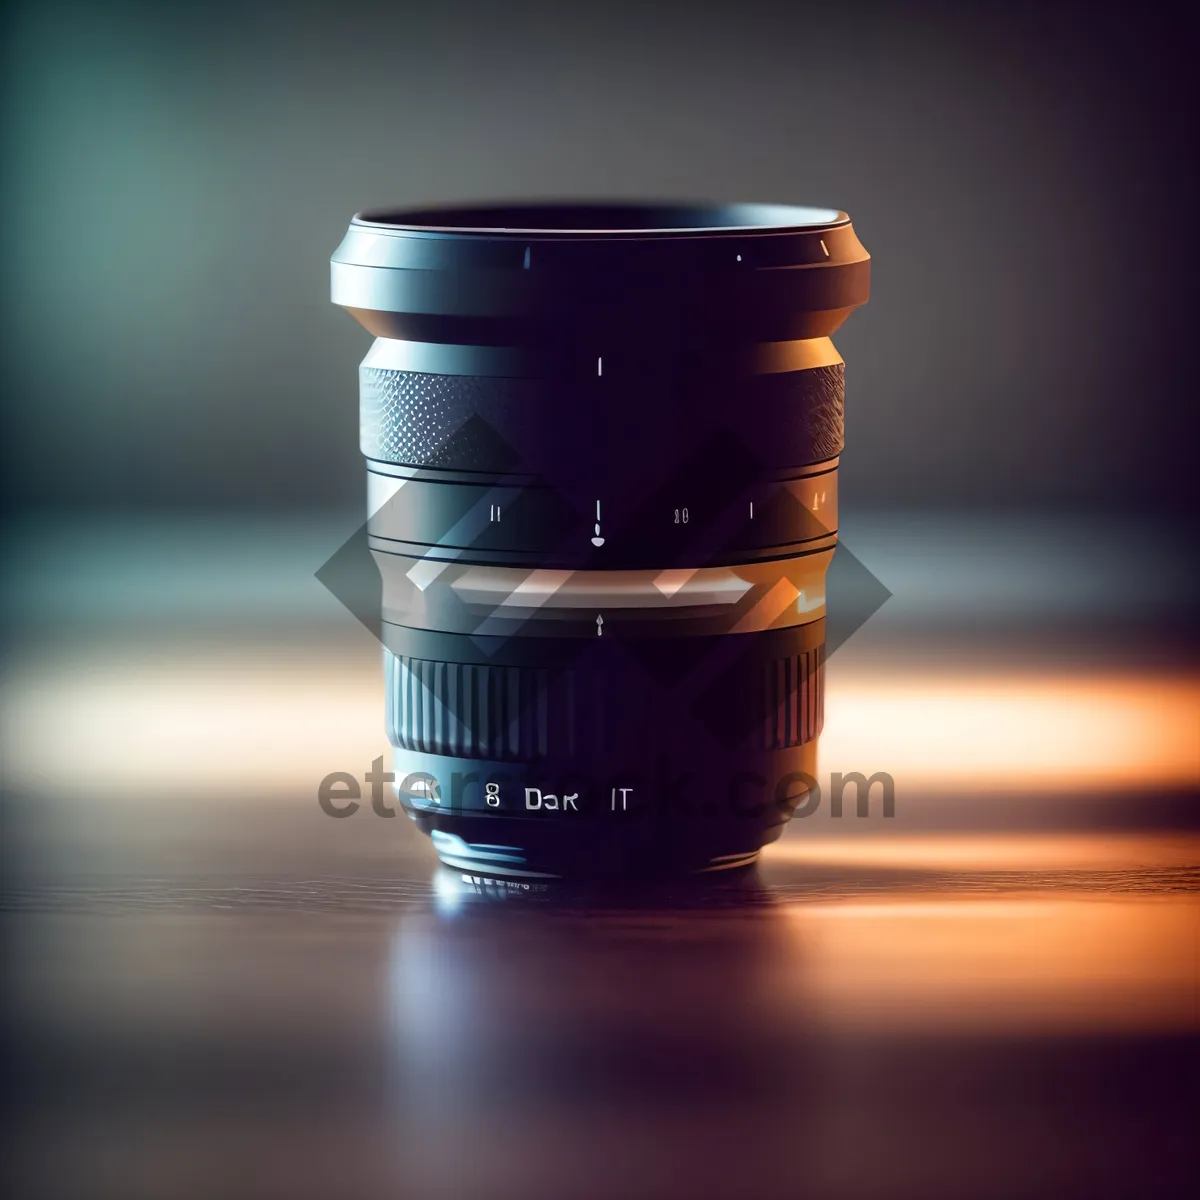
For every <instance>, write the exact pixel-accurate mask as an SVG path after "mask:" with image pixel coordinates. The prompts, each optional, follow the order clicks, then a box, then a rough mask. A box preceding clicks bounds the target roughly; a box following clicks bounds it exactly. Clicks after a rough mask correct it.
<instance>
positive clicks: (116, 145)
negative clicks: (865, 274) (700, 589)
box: [0, 0, 1200, 1200]
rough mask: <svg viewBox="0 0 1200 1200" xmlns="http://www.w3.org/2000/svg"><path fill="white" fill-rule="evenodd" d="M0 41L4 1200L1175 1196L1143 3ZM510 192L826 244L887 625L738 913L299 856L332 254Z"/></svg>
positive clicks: (352, 496) (164, 26) (399, 844)
mask: <svg viewBox="0 0 1200 1200" xmlns="http://www.w3.org/2000/svg"><path fill="white" fill-rule="evenodd" d="M2 22H3V24H2V28H3V70H2V71H0V87H2V89H3V168H4V169H3V177H2V186H3V192H2V204H3V216H4V220H3V221H2V222H0V238H2V239H3V260H2V261H3V264H4V272H3V277H2V284H0V287H2V294H0V305H2V313H3V321H4V336H3V341H2V345H0V355H2V361H0V367H2V371H3V374H2V383H3V392H2V395H3V412H2V421H3V424H2V426H0V428H2V431H3V432H2V436H0V454H2V456H3V458H2V462H3V470H2V471H0V489H2V495H3V497H4V500H5V514H4V522H3V527H2V528H3V565H2V568H0V616H2V617H3V643H2V658H0V703H2V706H3V707H2V710H0V754H2V761H3V774H2V776H0V787H2V801H0V823H2V824H0V829H2V833H3V841H2V854H3V888H2V891H0V899H2V910H0V923H2V926H3V930H4V934H3V946H4V950H5V976H4V1014H5V1020H4V1032H5V1043H4V1050H5V1065H6V1072H5V1076H6V1080H7V1085H6V1097H5V1098H6V1101H7V1106H6V1110H5V1113H6V1122H5V1134H6V1164H5V1169H6V1181H7V1182H8V1183H9V1184H10V1187H9V1191H10V1192H11V1193H12V1194H14V1195H23V1196H60V1195H61V1196H81V1195H112V1196H119V1197H121V1198H122V1200H129V1198H130V1197H138V1196H148V1197H151V1196H152V1197H162V1196H168V1195H196V1196H211V1195H214V1194H223V1195H281V1196H283V1195H287V1196H289V1197H295V1196H305V1195H313V1196H327V1195H330V1194H342V1195H359V1194H362V1195H378V1194H379V1193H380V1192H381V1191H382V1190H384V1189H385V1188H389V1189H391V1190H398V1191H400V1193H401V1194H409V1195H414V1196H422V1197H427V1196H428V1197H432V1196H441V1195H445V1196H461V1195H471V1196H485V1195H497V1196H508V1195H513V1196H516V1195H547V1196H597V1197H607V1196H612V1195H630V1196H637V1195H673V1194H679V1195H688V1196H703V1195H707V1194H712V1195H732V1194H737V1195H746V1196H752V1195H753V1196H757V1195H763V1196H773V1195H786V1196H794V1195H797V1194H800V1193H803V1192H808V1193H811V1194H813V1195H830V1196H845V1197H859V1196H864V1197H865V1196H870V1197H875V1196H880V1197H884V1196H900V1197H907V1196H912V1197H914V1198H915V1197H921V1198H922V1200H927V1198H929V1197H939V1196H968V1195H969V1196H997V1197H1011V1196H1015V1195H1039V1196H1040V1195H1045V1196H1055V1197H1062V1196H1071V1195H1087V1196H1097V1195H1117V1194H1121V1195H1124V1194H1129V1195H1139V1196H1141V1195H1148V1194H1152V1195H1162V1196H1166V1195H1172V1194H1177V1193H1178V1194H1186V1192H1187V1189H1188V1186H1189V1184H1191V1183H1194V1182H1195V1180H1194V1174H1195V1171H1194V1167H1195V1164H1194V1156H1193V1154H1192V1152H1191V1149H1190V1142H1191V1136H1190V1130H1189V1128H1188V1116H1189V1113H1190V1111H1191V1109H1192V1108H1193V1107H1194V1105H1195V1101H1196V1099H1197V1096H1196V1087H1195V1080H1196V1072H1195V1067H1196V1064H1197V1044H1198V1043H1197V1038H1196V1034H1197V1030H1198V1028H1200V961H1198V955H1197V947H1198V945H1200V920H1198V917H1200V906H1198V905H1197V901H1196V891H1197V881H1198V874H1197V865H1198V862H1200V853H1198V851H1200V836H1198V828H1200V820H1198V818H1200V808H1197V798H1198V794H1200V670H1198V656H1197V642H1196V637H1195V624H1194V614H1195V611H1196V606H1197V602H1198V601H1200V588H1198V586H1197V578H1196V573H1195V569H1194V534H1195V526H1194V520H1193V517H1192V513H1193V511H1194V510H1195V505H1196V500H1197V496H1196V479H1197V474H1198V472H1197V471H1196V464H1195V437H1194V425H1195V421H1194V417H1193V415H1192V408H1193V406H1194V382H1193V380H1194V374H1195V371H1194V364H1193V362H1192V353H1191V343H1192V340H1193V339H1192V337H1191V333H1190V329H1189V328H1188V326H1187V324H1186V322H1188V320H1189V317H1190V307H1191V305H1190V303H1189V302H1190V292H1191V290H1192V281H1191V276H1190V273H1189V268H1190V266H1191V263H1192V258H1193V251H1194V233H1193V226H1194V222H1193V219H1192V218H1193V214H1194V212H1195V209H1196V200H1197V196H1196V188H1195V177H1194V176H1195V168H1194V161H1193V160H1194V153H1192V150H1191V143H1192V141H1193V136H1192V134H1193V131H1192V128H1191V117H1190V115H1189V114H1190V113H1191V112H1192V111H1194V108H1195V101H1196V96H1195V91H1196V84H1195V71H1194V57H1195V50H1196V39H1195V36H1194V30H1193V29H1192V28H1191V26H1190V24H1189V23H1188V22H1187V21H1185V19H1184V17H1183V15H1182V14H1181V13H1178V12H1175V11H1174V10H1172V9H1169V8H1166V7H1162V8H1159V7H1156V6H1154V5H1143V6H1141V7H1139V8H1138V9H1137V10H1136V12H1132V11H1129V10H1117V9H1112V10H1109V9H1108V7H1107V6H1096V11H1086V12H1085V11H1083V10H1081V9H1080V8H1079V7H1078V6H1075V5H1055V4H1042V5H1036V6H1032V5H1031V6H1024V5H1019V4H1016V5H1014V4H1008V5H987V4H973V5H953V4H947V5H940V4H932V3H917V4H911V5H904V6H900V5H885V4H878V5H872V4H861V3H853V2H851V3H845V4H839V5H836V6H804V5H799V4H797V5H783V4H763V3H755V2H754V0H745V2H743V3H739V4H736V5H733V4H726V3H713V4H707V5H688V6H685V5H671V4H657V5H632V4H629V5H626V4H621V3H605V4H600V3H596V4H579V5H574V6H562V5H549V4H547V5H538V4H530V3H522V2H519V0H517V2H514V3H509V4H505V5H488V4H464V3H455V2H444V3H440V4H437V5H415V4H408V3H404V2H397V3H391V4H386V5H382V4H375V3H372V2H364V3H359V4H357V5H354V6H345V5H332V4H320V3H290V4H282V3H281V4H273V3H265V2H264V3H259V4H255V5H241V4H237V5H235V4H226V3H220V2H216V0H214V2H212V3H207V4H203V5H200V4H196V5H188V4H179V5H160V4H150V3H142V4H134V3H122V2H120V0H116V2H110V3H104V4H100V3H73V4H72V3H61V4H60V3H54V2H53V0H47V2H43V3H33V2H29V3H14V4H9V5H7V6H6V7H5V8H4V9H3V13H2ZM529 195H534V196H548V195H549V196H575V195H589V196H593V195H603V196H611V197H620V196H631V197H658V196H686V197H703V198H714V199H747V200H766V201H780V202H785V203H786V202H793V203H802V204H818V205H823V204H829V205H832V206H836V207H840V208H843V209H845V210H846V211H848V212H849V213H850V214H851V216H852V218H853V220H854V223H855V228H856V230H857V231H858V233H859V235H860V237H861V239H862V241H863V243H864V245H866V247H867V248H868V250H869V251H870V252H871V254H872V257H873V264H874V265H873V293H872V299H871V302H870V304H869V305H867V306H866V307H865V308H863V309H861V310H859V311H858V312H856V313H855V314H854V316H853V317H852V319H851V320H850V321H849V323H848V324H847V325H846V326H845V327H844V329H843V330H841V331H840V332H839V334H838V335H837V336H836V338H835V340H836V343H837V346H838V348H839V350H840V351H841V353H842V355H843V357H844V358H845V360H846V363H847V419H846V438H847V448H846V452H845V454H844V456H843V458H842V467H841V490H842V512H843V519H842V527H841V536H842V539H843V541H844V543H845V545H846V546H848V547H849V548H851V549H852V551H853V554H854V555H855V556H856V557H857V559H858V560H859V561H861V562H862V564H863V565H864V566H865V567H866V568H867V569H868V570H869V571H870V572H871V574H873V575H874V576H875V577H877V578H878V579H879V581H880V582H882V584H883V585H884V586H885V587H886V588H887V589H888V591H889V592H891V593H892V596H891V599H889V600H888V601H887V603H886V604H885V605H884V606H883V608H882V609H881V610H880V611H879V612H878V613H877V614H876V615H875V616H874V617H873V618H872V619H871V620H870V621H869V622H868V623H867V624H866V625H865V626H864V627H863V628H862V629H861V630H860V631H859V632H858V633H856V634H855V636H854V637H853V638H851V639H850V641H849V642H847V643H846V645H845V646H844V647H842V648H841V649H839V651H838V652H837V654H836V655H835V656H834V658H833V659H832V660H831V663H830V666H829V672H828V699H827V723H826V730H825V733H824V735H823V737H822V742H821V774H822V776H825V775H827V774H829V773H831V772H833V771H839V770H840V771H854V770H859V771H863V772H865V773H867V774H870V773H872V772H874V771H886V772H888V773H890V774H891V775H892V776H893V777H894V779H895V781H896V816H895V818H893V819H890V820H889V819H884V818H883V817H882V814H881V813H880V812H879V811H878V809H876V810H874V811H872V812H871V814H869V815H868V816H867V817H865V818H858V817H847V818H845V819H842V820H835V819H833V818H831V817H830V816H829V814H828V811H827V810H824V811H822V812H819V813H818V814H817V815H816V816H814V817H813V818H811V819H808V820H806V821H804V822H796V823H794V825H793V826H792V828H791V829H790V830H789V832H788V835H787V836H786V837H785V839H784V840H783V841H781V842H780V843H779V844H778V845H777V846H775V847H773V848H772V849H771V850H770V851H769V853H768V854H767V855H766V856H764V863H763V866H762V868H761V870H760V872H759V874H758V876H756V877H755V878H754V879H753V880H752V881H750V882H743V883H742V884H738V885H734V884H730V885H728V886H722V887H718V888H715V889H681V888H666V889H664V890H658V891H655V892H653V893H652V894H650V895H631V896H626V897H620V898H614V897H611V896H609V897H600V896H585V897H579V896H576V895H567V896H562V895H557V894H555V895H549V894H548V895H541V894H539V895H537V896H522V897H513V896H511V895H509V894H508V893H507V892H506V891H504V890H503V889H499V890H497V889H494V888H490V889H489V888H488V887H484V886H483V885H480V884H478V883H477V882H475V883H473V882H471V881H469V880H468V881H464V880H463V879H462V878H460V877H457V876H453V875H450V876H446V875H444V874H441V875H439V874H437V873H436V872H435V866H436V862H435V858H434V855H433V852H432V849H431V848H430V847H429V845H428V844H427V843H426V842H425V841H423V840H422V839H420V838H419V837H418V836H417V834H416V832H415V830H413V829H412V828H411V827H410V826H409V823H408V822H404V821H395V820H393V821H390V822H389V821H385V820H382V819H380V818H377V817H375V816H373V815H372V814H371V813H370V812H367V811H363V812H360V813H359V814H357V815H356V816H355V818H354V819H352V820H344V821H332V820H330V819H329V818H327V817H325V816H324V815H323V814H322V813H321V812H320V810H319V809H318V807H317V803H316V790H317V785H318V783H319V781H320V779H321V778H322V777H323V776H325V775H326V774H328V773H330V772H332V771H348V772H350V773H352V774H355V775H358V776H360V777H361V776H362V775H363V774H364V773H365V772H366V771H367V769H368V768H369V766H370V763H371V761H372V760H373V759H374V758H375V757H377V756H378V755H381V754H384V755H386V754H387V753H388V748H387V745H386V739H385V737H384V733H383V695H382V687H381V676H380V670H379V648H378V646H377V644H376V643H375V642H374V640H373V638H372V637H371V635H370V634H369V633H368V632H367V631H366V630H365V629H363V628H362V627H361V626H360V625H359V624H358V623H357V622H356V621H355V620H354V618H352V617H351V616H350V615H349V614H348V613H347V612H346V611H345V609H343V608H342V607H341V605H340V604H339V603H338V602H337V601H336V600H335V599H334V598H333V597H332V596H331V595H330V594H329V593H328V592H327V591H326V590H325V589H324V588H323V587H322V586H321V584H320V583H319V582H318V581H317V580H316V578H315V572H316V571H317V570H318V569H319V568H320V567H321V566H322V565H323V564H324V563H325V561H326V560H327V559H328V558H329V557H330V556H331V555H332V554H333V553H334V552H335V551H337V550H338V548H339V547H340V546H341V545H342V544H343V543H344V542H345V541H346V539H347V538H348V537H349V536H350V535H351V534H352V533H353V532H354V531H355V530H356V529H357V528H358V526H359V525H360V524H361V522H362V519H363V517H362V503H363V491H364V489H363V467H362V460H361V457H360V455H359V451H358V425H357V373H356V367H357V364H358V362H359V361H360V360H361V358H362V357H363V356H364V355H365V353H366V351H367V349H368V339H367V337H366V335H365V334H364V333H363V332H362V330H361V329H359V328H358V326H356V325H355V324H354V323H353V321H351V320H350V319H349V318H348V317H347V316H346V315H345V314H344V313H342V312H341V311H339V310H337V309H334V308H333V307H332V306H331V305H330V303H329V300H328V258H329V255H330V253H331V252H332V250H333V249H334V247H335V246H336V245H337V243H338V241H339V240H340V238H341V236H342V233H343V231H344V229H345V226H346V224H347V223H348V221H349V219H350V217H351V216H352V215H353V213H354V212H356V211H358V210H360V209H364V208H368V207H372V206H377V205H380V204H397V205H402V204H422V203H428V202H436V201H452V200H478V199H501V198H506V197H514V196H529ZM832 603H834V604H836V597H834V599H833V600H832ZM497 896H506V897H507V899H506V900H504V901H503V902H502V903H496V902H495V899H496V897H497ZM514 899H515V900H516V901H517V902H516V903H509V901H510V900H514Z"/></svg>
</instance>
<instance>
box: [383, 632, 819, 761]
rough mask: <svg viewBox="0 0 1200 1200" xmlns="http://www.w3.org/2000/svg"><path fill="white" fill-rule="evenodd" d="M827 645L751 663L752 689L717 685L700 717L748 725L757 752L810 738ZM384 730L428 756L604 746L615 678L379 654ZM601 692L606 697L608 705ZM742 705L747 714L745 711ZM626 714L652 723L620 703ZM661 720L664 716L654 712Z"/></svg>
mask: <svg viewBox="0 0 1200 1200" xmlns="http://www.w3.org/2000/svg"><path fill="white" fill-rule="evenodd" d="M824 662H825V647H824V645H817V646H815V647H813V648H812V649H810V650H806V651H801V652H799V653H797V654H793V655H789V656H788V657H786V658H778V659H775V660H773V661H771V662H769V663H766V664H762V663H759V664H758V665H757V666H755V667H753V668H752V670H751V674H752V675H753V676H754V678H753V680H752V686H751V689H750V694H749V695H746V693H745V692H743V691H742V690H741V689H740V688H737V687H733V688H728V689H723V692H724V694H725V695H727V696H728V702H727V707H728V711H726V712H721V711H720V707H724V706H722V705H720V704H718V708H717V710H716V711H714V710H713V708H712V706H711V705H710V706H708V709H707V711H706V712H705V713H704V714H703V715H704V718H705V719H710V720H714V721H717V722H720V723H721V724H722V725H723V726H724V727H725V730H726V731H728V730H729V729H731V728H732V729H738V726H739V725H742V724H744V725H745V728H744V729H741V730H740V731H739V733H738V736H737V739H736V740H738V741H740V742H742V743H743V744H746V745H749V746H753V747H755V748H758V749H766V750H781V749H787V748H789V747H792V746H800V745H803V744H804V743H806V742H810V741H813V740H815V739H816V738H817V736H818V735H819V734H820V732H821V727H822V725H823V724H824V716H825V688H824ZM384 670H385V676H386V684H385V687H386V696H387V734H388V739H389V740H390V741H391V743H392V745H393V746H397V747H399V748H400V749H402V750H414V751H420V752H422V753H426V754H443V755H451V756H454V757H459V758H479V759H488V760H490V761H499V762H516V761H525V762H529V761H540V760H544V759H547V758H570V757H572V756H575V755H579V754H586V753H590V752H596V751H598V752H603V751H606V750H609V749H611V748H613V747H614V746H615V745H617V744H619V743H620V741H621V738H622V731H621V730H620V729H618V728H615V727H609V728H606V727H605V722H604V720H603V714H604V713H605V712H606V711H608V712H610V713H611V712H613V711H614V705H613V703H612V701H613V700H614V699H615V696H613V695H607V696H606V694H607V693H609V692H613V693H615V692H617V691H618V690H619V691H621V692H622V693H623V694H624V695H626V696H629V695H630V694H633V695H637V694H642V695H644V694H645V693H644V691H643V692H641V693H629V692H628V690H627V689H625V688H620V687H619V685H618V683H617V681H616V680H615V678H611V677H606V676H605V675H604V674H600V673H596V672H587V673H584V672H578V671H575V670H572V669H570V668H559V669H547V668H531V667H521V666H510V665H492V664H476V663H456V662H437V661H433V660H430V659H421V658H411V657H409V656H407V655H400V654H393V653H391V652H390V651H389V652H388V653H387V654H386V656H385V667H384ZM606 699H607V703H606ZM747 702H749V709H750V711H749V712H747V711H746V709H747ZM624 712H625V716H626V718H627V720H629V721H630V723H632V724H638V723H641V722H643V721H645V720H653V717H654V713H653V711H652V706H649V707H648V711H646V712H638V711H636V708H631V707H630V703H629V701H628V700H627V701H626V702H625V705H624ZM660 717H661V714H660Z"/></svg>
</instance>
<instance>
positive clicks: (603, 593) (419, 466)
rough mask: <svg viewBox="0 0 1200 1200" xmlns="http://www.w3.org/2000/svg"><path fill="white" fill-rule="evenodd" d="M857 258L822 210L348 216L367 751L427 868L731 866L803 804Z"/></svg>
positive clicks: (860, 289)
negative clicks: (423, 837) (370, 684)
mask: <svg viewBox="0 0 1200 1200" xmlns="http://www.w3.org/2000/svg"><path fill="white" fill-rule="evenodd" d="M869 266H870V264H869V259H868V256H867V254H866V253H865V251H864V250H863V248H862V246H861V245H860V243H859V242H858V240H857V238H856V237H855V235H854V232H853V230H852V228H851V226H850V222H849V219H848V218H847V217H846V215H845V214H844V213H840V212H837V211H834V210H820V209H791V208H778V207H766V206H738V205H732V206H726V207H722V208H709V207H702V206H686V205H671V206H655V205H628V204H611V205H580V204H548V205H536V206H512V205H509V206H503V207H494V208H487V207H482V208H471V209H458V210H451V209H441V210H432V211H426V212H403V213H402V212H381V213H373V214H364V215H361V216H359V217H356V218H355V220H354V222H353V224H352V225H351V227H350V231H349V233H348V234H347V236H346V238H345V240H344V241H343V243H342V245H341V246H340V247H339V248H338V250H337V252H336V253H335V255H334V258H333V264H332V269H333V299H334V301H335V302H336V303H338V304H341V305H342V306H344V307H346V308H347V309H349V310H350V311H351V312H352V313H353V315H354V316H355V317H356V318H357V320H358V321H359V322H360V323H361V324H362V325H363V326H364V327H365V328H366V329H367V330H369V331H370V332H371V333H373V334H375V335H376V338H377V340H376V342H375V344H374V346H373V348H372V350H371V352H370V353H369V354H368V356H367V358H366V360H365V361H364V363H363V365H362V368H361V373H360V384H361V440H362V450H363V453H364V455H365V456H366V459H367V469H368V503H369V524H368V536H369V545H370V548H371V553H372V555H373V557H374V559H375V562H376V565H377V566H378V568H379V572H380V575H381V577H382V613H381V616H382V624H381V630H382V634H381V636H382V640H383V642H384V645H385V655H384V665H385V675H386V696H387V726H388V735H389V738H390V740H391V742H392V744H393V746H394V747H395V748H396V749H395V764H394V771H395V774H396V787H397V790H398V793H399V796H400V800H401V802H402V803H403V805H404V807H405V809H406V811H407V812H408V813H409V815H410V816H411V817H412V818H413V819H414V820H415V821H416V822H417V823H418V824H419V825H420V826H421V828H423V829H424V830H426V831H427V832H429V833H430V834H431V836H432V838H433V841H434V845H435V847H436V849H437V851H438V853H439V854H440V855H441V857H442V859H443V860H444V861H445V862H446V863H447V864H449V865H450V866H453V867H456V868H461V869H463V870H470V871H479V872H483V873H486V874H488V875H512V876H580V875H589V874H608V873H627V874H629V873H641V872H655V873H657V872H663V871H700V870H717V869H724V868H730V867H737V866H742V865H746V864H748V863H750V862H753V860H754V858H755V857H756V855H757V854H758V851H759V849H760V848H761V847H762V845H763V844H764V843H765V842H767V841H770V840H771V839H772V838H774V837H777V836H778V834H779V832H780V830H781V827H782V825H783V824H784V823H785V822H786V821H787V820H788V819H789V817H790V816H791V815H792V812H793V810H794V809H795V808H796V806H797V804H800V805H802V806H803V805H804V804H806V803H808V802H809V800H810V798H811V794H810V792H809V788H810V787H811V785H812V784H813V782H814V777H815V770H816V739H817V735H818V733H819V732H820V729H821V724H822V715H823V664H824V625H825V622H824V617H825V607H824V582H825V571H826V568H827V566H828V564H829V560H830V558H831V557H832V553H833V548H834V545H835V543H836V536H837V464H838V456H839V455H840V453H841V449H842V427H843V366H842V361H841V358H840V357H839V356H838V354H837V351H836V350H835V349H834V347H833V344H832V342H831V341H830V340H829V335H830V334H831V333H832V332H833V331H834V330H835V329H836V328H837V327H838V326H839V325H840V324H841V323H842V322H843V321H844V320H845V318H846V316H847V315H848V314H849V313H850V312H851V311H852V310H853V309H854V308H855V307H856V306H858V305H859V304H862V303H864V302H865V301H866V299H867V295H868V290H869Z"/></svg>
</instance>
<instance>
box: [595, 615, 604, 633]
mask: <svg viewBox="0 0 1200 1200" xmlns="http://www.w3.org/2000/svg"><path fill="white" fill-rule="evenodd" d="M596 636H597V637H603V636H604V618H603V617H602V616H601V615H600V614H599V613H597V614H596Z"/></svg>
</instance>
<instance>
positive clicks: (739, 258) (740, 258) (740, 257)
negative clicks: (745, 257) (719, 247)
mask: <svg viewBox="0 0 1200 1200" xmlns="http://www.w3.org/2000/svg"><path fill="white" fill-rule="evenodd" d="M737 258H738V262H741V261H742V256H741V255H740V254H739V255H738V256H737Z"/></svg>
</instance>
